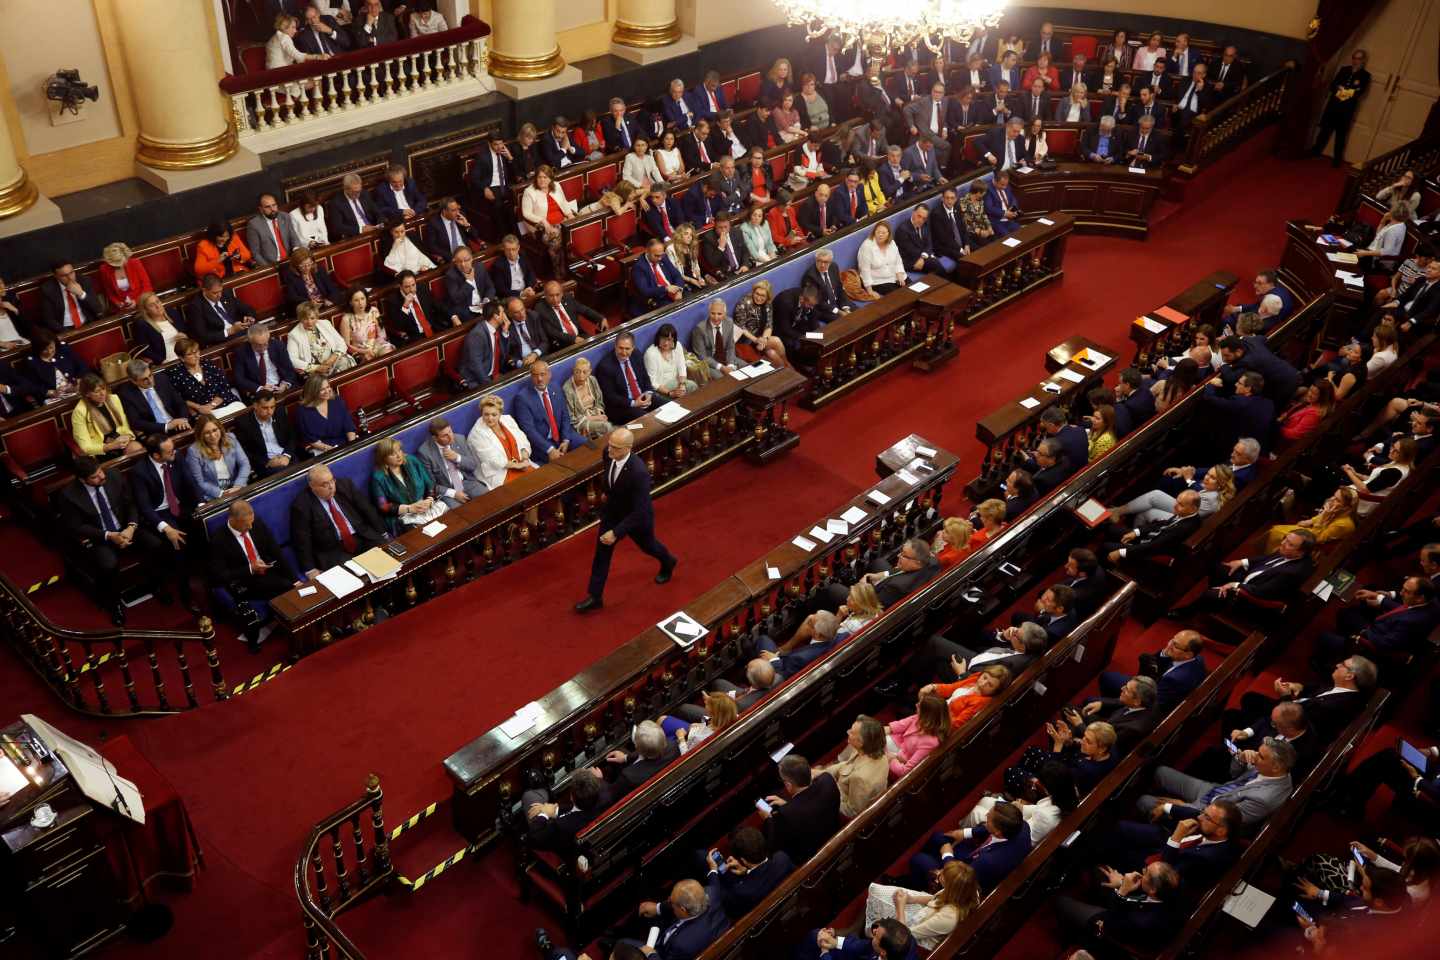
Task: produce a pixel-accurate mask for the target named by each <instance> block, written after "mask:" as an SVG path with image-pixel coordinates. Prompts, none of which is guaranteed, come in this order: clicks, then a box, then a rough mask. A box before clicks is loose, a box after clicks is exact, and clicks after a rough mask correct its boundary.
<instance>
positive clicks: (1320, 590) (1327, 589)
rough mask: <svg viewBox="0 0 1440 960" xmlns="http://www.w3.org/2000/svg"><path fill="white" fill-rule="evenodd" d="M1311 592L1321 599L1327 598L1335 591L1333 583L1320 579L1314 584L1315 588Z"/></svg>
mask: <svg viewBox="0 0 1440 960" xmlns="http://www.w3.org/2000/svg"><path fill="white" fill-rule="evenodd" d="M1311 592H1312V593H1314V594H1315V596H1317V597H1319V598H1320V599H1321V600H1322V601H1324V600H1329V599H1330V595H1331V594H1332V593H1334V592H1335V584H1333V583H1331V582H1330V581H1329V580H1321V581H1320V582H1319V583H1317V584H1315V589H1314V590H1313V591H1311Z"/></svg>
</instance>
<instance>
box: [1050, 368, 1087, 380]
mask: <svg viewBox="0 0 1440 960" xmlns="http://www.w3.org/2000/svg"><path fill="white" fill-rule="evenodd" d="M1055 375H1056V376H1057V377H1059V378H1060V379H1062V380H1069V381H1070V382H1071V383H1084V382H1085V374H1083V373H1081V372H1080V371H1079V370H1071V369H1070V368H1069V367H1061V368H1060V370H1059V371H1058V372H1057V373H1056V374H1055Z"/></svg>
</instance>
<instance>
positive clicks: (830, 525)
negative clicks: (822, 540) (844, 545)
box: [825, 519, 850, 537]
mask: <svg viewBox="0 0 1440 960" xmlns="http://www.w3.org/2000/svg"><path fill="white" fill-rule="evenodd" d="M825 529H826V530H829V531H830V532H831V533H833V534H835V535H836V536H838V537H843V536H846V535H848V534H849V533H850V524H848V523H846V522H845V521H844V520H834V519H831V520H826V521H825Z"/></svg>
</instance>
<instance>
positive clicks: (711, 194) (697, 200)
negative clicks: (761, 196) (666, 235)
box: [667, 178, 722, 259]
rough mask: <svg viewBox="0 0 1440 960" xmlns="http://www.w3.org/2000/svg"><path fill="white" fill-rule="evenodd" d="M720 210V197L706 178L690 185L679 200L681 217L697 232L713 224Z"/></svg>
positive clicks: (713, 185)
mask: <svg viewBox="0 0 1440 960" xmlns="http://www.w3.org/2000/svg"><path fill="white" fill-rule="evenodd" d="M721 209H722V207H721V203H720V195H719V194H718V193H717V192H716V190H715V184H713V183H711V182H710V180H709V179H708V178H707V179H705V180H701V181H700V182H699V183H693V184H691V185H690V189H689V190H686V191H685V195H684V196H683V197H681V198H680V215H681V217H683V218H684V219H685V221H686V222H688V223H691V224H694V225H695V229H696V230H697V231H698V230H703V229H704V228H705V227H707V226H709V225H710V224H712V223H714V222H715V215H716V214H717V213H719V212H720V211H721ZM667 259H668V258H667Z"/></svg>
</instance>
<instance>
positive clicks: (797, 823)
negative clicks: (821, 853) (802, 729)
mask: <svg viewBox="0 0 1440 960" xmlns="http://www.w3.org/2000/svg"><path fill="white" fill-rule="evenodd" d="M779 773H780V784H781V790H782V792H783V796H779V795H776V796H769V797H766V798H765V802H766V804H768V805H769V807H770V809H769V811H768V812H767V811H766V810H765V809H764V808H761V810H760V816H761V818H763V819H764V821H765V842H766V844H767V845H768V846H769V848H770V850H771V851H772V853H779V852H784V853H785V854H786V855H787V856H788V857H789V858H790V860H791V862H792V863H804V862H805V861H807V860H809V859H810V858H811V857H813V856H814V855H815V853H816V851H818V850H819V849H820V848H821V847H823V846H825V844H826V842H828V841H829V839H830V838H831V837H833V836H834V835H835V833H836V831H837V830H839V829H840V788H839V787H837V786H836V785H835V778H834V777H833V776H831V775H830V774H828V773H822V774H820V775H819V776H812V775H811V770H810V764H809V762H808V761H806V759H805V758H804V757H802V756H800V755H799V754H796V753H790V754H786V756H785V759H783V760H781V761H780V770H779Z"/></svg>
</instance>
